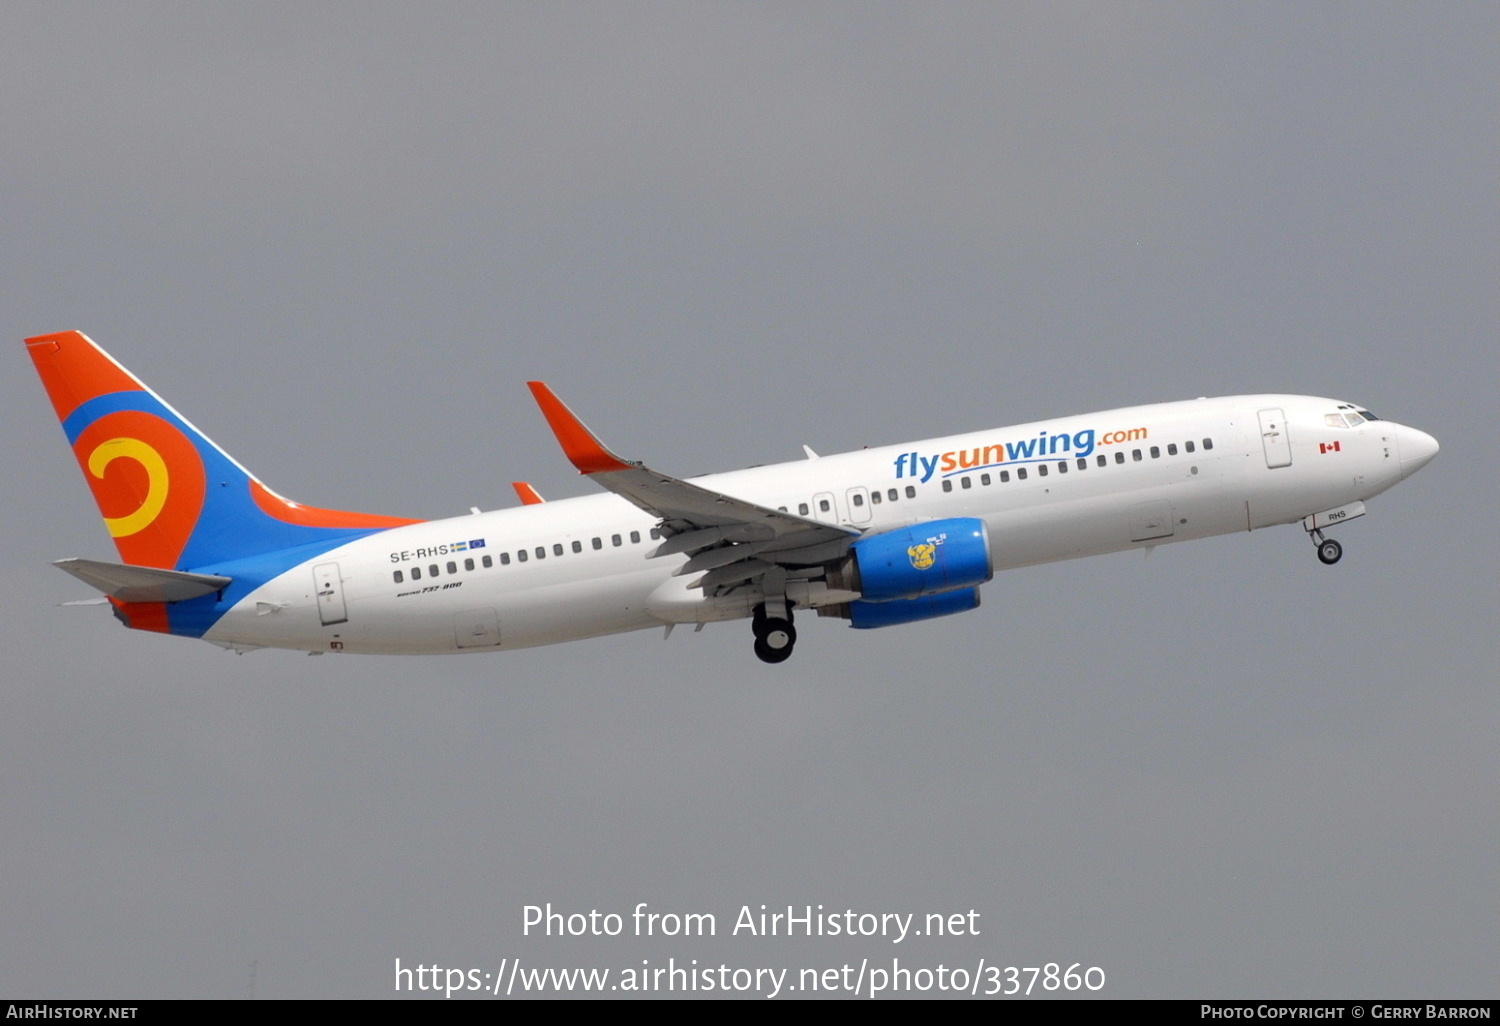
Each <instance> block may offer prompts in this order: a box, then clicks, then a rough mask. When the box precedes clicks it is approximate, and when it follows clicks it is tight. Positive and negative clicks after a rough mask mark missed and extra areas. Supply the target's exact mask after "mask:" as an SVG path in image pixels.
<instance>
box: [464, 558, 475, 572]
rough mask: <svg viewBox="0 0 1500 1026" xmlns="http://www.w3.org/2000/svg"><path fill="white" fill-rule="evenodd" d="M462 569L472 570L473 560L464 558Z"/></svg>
mask: <svg viewBox="0 0 1500 1026" xmlns="http://www.w3.org/2000/svg"><path fill="white" fill-rule="evenodd" d="M464 569H465V570H472V569H474V561H473V560H472V559H466V560H464Z"/></svg>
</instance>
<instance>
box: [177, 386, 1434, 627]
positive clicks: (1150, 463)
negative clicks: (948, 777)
mask: <svg viewBox="0 0 1500 1026" xmlns="http://www.w3.org/2000/svg"><path fill="white" fill-rule="evenodd" d="M1344 409H1352V407H1349V406H1348V404H1343V403H1339V402H1338V401H1335V400H1330V399H1321V398H1314V397H1308V396H1292V395H1257V396H1236V397H1230V398H1221V399H1198V400H1190V401H1185V402H1172V403H1161V404H1158V405H1152V406H1138V407H1131V408H1127V409H1119V410H1111V411H1107V412H1103V413H1094V414H1086V415H1082V416H1076V417H1066V418H1060V419H1057V420H1050V421H1043V422H1038V423H1034V424H1023V425H1018V426H1015V427H1010V428H1000V429H995V430H991V431H980V432H975V433H972V434H966V435H955V436H951V437H948V438H938V439H930V440H927V441H922V442H916V443H912V444H909V445H899V446H886V447H882V448H877V449H865V450H861V451H858V452H851V453H844V454H841V455H835V456H825V457H821V458H817V459H807V460H802V461H798V462H794V463H782V464H776V465H772V466H764V467H756V468H752V469H748V470H738V471H733V472H730V473H723V474H714V475H710V476H707V477H703V478H695V479H693V483H694V484H698V485H702V486H703V487H705V488H709V489H712V490H714V491H717V492H721V493H724V494H726V495H730V496H734V497H737V498H741V499H744V500H748V501H750V502H754V503H757V504H759V505H761V506H767V507H772V508H783V509H785V510H787V511H788V512H790V513H793V514H801V515H804V516H808V517H810V518H813V519H818V520H825V521H827V522H830V523H836V524H840V525H843V526H846V527H850V528H853V529H855V530H858V531H861V532H864V533H866V534H874V533H879V532H881V531H885V530H890V529H893V528H898V527H905V526H908V525H911V524H914V523H919V522H922V521H927V520H934V519H943V518H949V517H978V518H982V519H983V520H984V521H985V523H986V525H987V527H988V531H989V538H990V545H991V550H992V559H993V566H994V570H995V571H997V572H998V571H1000V570H1005V569H1009V568H1012V567H1019V566H1026V565H1031V564H1036V563H1045V562H1050V561H1053V560H1061V559H1071V558H1074V557H1078V556H1089V555H1096V554H1100V553H1107V552H1114V551H1118V550H1121V549H1128V548H1136V547H1146V546H1152V545H1160V544H1163V543H1165V542H1174V541H1186V540H1188V539H1192V538H1205V537H1209V536H1212V535H1219V534H1226V533H1229V532H1233V531H1244V530H1252V529H1255V528H1260V527H1267V526H1271V525H1273V524H1284V523H1290V522H1294V521H1297V520H1299V519H1302V518H1304V517H1307V516H1310V515H1312V514H1315V513H1320V512H1322V511H1325V510H1333V509H1336V508H1339V507H1343V506H1345V505H1347V504H1350V503H1355V502H1358V501H1360V500H1364V499H1368V498H1370V497H1371V496H1373V495H1375V494H1377V493H1379V492H1381V491H1384V490H1385V489H1386V488H1389V487H1390V486H1392V485H1393V484H1395V483H1396V482H1397V481H1399V480H1401V478H1402V477H1404V476H1406V475H1407V474H1409V473H1410V472H1411V471H1413V470H1415V469H1416V468H1417V467H1418V466H1420V465H1421V464H1422V463H1425V462H1426V460H1427V459H1429V458H1430V457H1431V454H1432V453H1433V452H1435V451H1436V443H1433V442H1432V440H1431V439H1430V438H1429V437H1428V436H1426V435H1423V434H1422V433H1421V432H1418V431H1415V430H1413V429H1411V428H1405V427H1403V426H1401V425H1399V424H1394V423H1392V422H1389V421H1378V420H1377V421H1366V422H1364V423H1362V424H1358V425H1357V426H1347V425H1342V426H1341V425H1336V424H1335V423H1333V422H1332V420H1331V419H1330V418H1332V417H1334V416H1336V415H1338V414H1339V411H1341V410H1344ZM1424 440H1425V441H1424ZM1403 443H1404V447H1405V449H1406V452H1405V453H1404V454H1403V451H1402V450H1403ZM1429 443H1430V446H1429ZM1403 457H1404V459H1405V464H1404V465H1403ZM656 524H657V521H656V519H655V518H654V517H653V516H651V515H650V514H648V513H646V512H643V511H642V510H640V509H638V508H637V507H635V506H634V505H632V504H631V503H630V502H628V501H626V500H625V499H623V498H620V497H618V496H616V495H612V494H601V495H596V496H589V497H584V498H574V499H564V500H559V501H554V502H547V503H543V504H537V505H529V506H521V507H518V508H514V509H505V510H496V511H493V512H488V513H476V514H472V515H468V516H462V517H456V518H453V519H449V520H438V521H429V522H425V523H419V524H413V525H410V526H406V527H398V528H393V529H390V530H387V531H382V532H379V533H377V534H373V535H369V536H367V537H363V538H360V539H359V540H357V541H353V542H350V543H348V544H346V545H343V546H341V547H339V548H335V549H332V550H330V551H326V552H322V553H320V554H318V555H317V556H315V557H314V558H311V559H309V560H307V561H305V562H303V563H300V564H299V565H297V566H294V567H293V568H292V569H290V570H288V571H286V572H285V573H282V574H281V575H280V576H278V577H275V578H274V579H272V580H270V581H268V582H267V583H265V584H264V585H262V586H261V587H260V588H258V589H256V590H255V591H254V592H253V593H252V594H250V595H249V596H248V597H247V598H245V599H244V600H243V601H241V602H240V603H239V604H238V605H236V606H235V607H234V608H233V609H232V610H230V611H229V612H228V613H227V614H225V615H224V616H223V617H222V618H221V619H220V620H219V621H218V623H217V624H215V625H214V626H213V627H212V628H211V629H210V630H209V631H208V632H207V633H206V634H205V635H204V637H205V639H206V640H209V641H213V642H216V643H218V644H224V645H230V646H233V647H247V648H248V647H261V646H271V647H281V648H293V649H305V650H308V651H314V652H323V651H329V650H335V651H347V652H371V653H409V654H420V653H440V652H462V651H490V650H494V649H496V648H501V649H508V648H522V647H526V646H532V645H546V644H552V643H555V642H561V641H569V640H574V639H579V638H587V637H593V636H597V635H604V634H613V633H619V632H622V631H631V630H639V629H641V628H646V627H660V626H662V625H663V624H668V623H694V622H704V621H712V620H722V619H731V618H735V617H742V616H748V615H750V610H751V607H752V605H753V603H754V602H755V601H756V596H755V593H754V591H753V589H746V590H745V591H744V593H743V594H740V595H726V596H720V597H717V598H706V597H705V596H704V595H703V593H702V592H701V591H697V590H694V589H692V588H690V587H688V583H689V582H690V581H691V579H692V578H691V576H690V575H684V576H673V575H674V571H677V570H678V569H680V568H681V567H682V565H683V564H684V562H685V561H686V557H685V556H682V555H672V556H663V557H659V558H648V553H650V552H651V551H652V549H653V548H654V547H655V546H656V545H657V544H658V542H657V541H656V540H655V539H654V538H653V534H654V528H655V527H656ZM523 554H524V560H523V558H522V555H523ZM486 563H488V565H486ZM820 587H821V585H811V586H808V585H804V586H803V587H802V589H801V590H794V591H791V592H789V593H788V596H789V598H791V599H793V601H794V602H795V603H796V604H797V605H798V606H800V607H806V606H809V605H819V604H825V603H832V602H835V601H847V600H848V598H849V596H848V594H847V593H845V594H844V595H843V596H842V597H841V596H839V595H836V594H834V593H832V592H827V591H826V590H823V591H820V590H819V588H820Z"/></svg>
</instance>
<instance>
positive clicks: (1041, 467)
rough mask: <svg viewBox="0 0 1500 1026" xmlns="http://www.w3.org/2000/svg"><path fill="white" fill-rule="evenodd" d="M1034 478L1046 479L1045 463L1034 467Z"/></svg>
mask: <svg viewBox="0 0 1500 1026" xmlns="http://www.w3.org/2000/svg"><path fill="white" fill-rule="evenodd" d="M1036 476H1037V477H1046V476H1047V464H1045V463H1038V464H1037V465H1036Z"/></svg>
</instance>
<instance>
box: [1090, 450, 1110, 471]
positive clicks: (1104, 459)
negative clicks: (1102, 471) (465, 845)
mask: <svg viewBox="0 0 1500 1026" xmlns="http://www.w3.org/2000/svg"><path fill="white" fill-rule="evenodd" d="M1094 462H1096V463H1098V464H1099V466H1101V467H1107V466H1109V457H1108V456H1106V455H1104V453H1102V452H1101V453H1100V454H1099V455H1098V457H1097V458H1096V459H1095V461H1094Z"/></svg>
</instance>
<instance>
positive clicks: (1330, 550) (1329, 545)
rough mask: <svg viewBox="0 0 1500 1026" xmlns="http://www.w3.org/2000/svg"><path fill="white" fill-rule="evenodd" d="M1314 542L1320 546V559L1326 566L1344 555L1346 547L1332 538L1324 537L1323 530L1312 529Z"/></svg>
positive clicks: (1331, 564)
mask: <svg viewBox="0 0 1500 1026" xmlns="http://www.w3.org/2000/svg"><path fill="white" fill-rule="evenodd" d="M1309 533H1310V534H1311V535H1312V540H1313V544H1314V545H1316V546H1317V547H1318V559H1319V560H1320V561H1321V562H1322V563H1323V564H1324V565H1325V566H1333V564H1335V563H1337V562H1338V561H1339V560H1340V559H1342V558H1343V557H1344V547H1343V546H1342V545H1340V544H1339V543H1338V542H1336V541H1334V540H1333V539H1332V538H1325V537H1323V532H1322V531H1311V532H1309Z"/></svg>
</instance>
